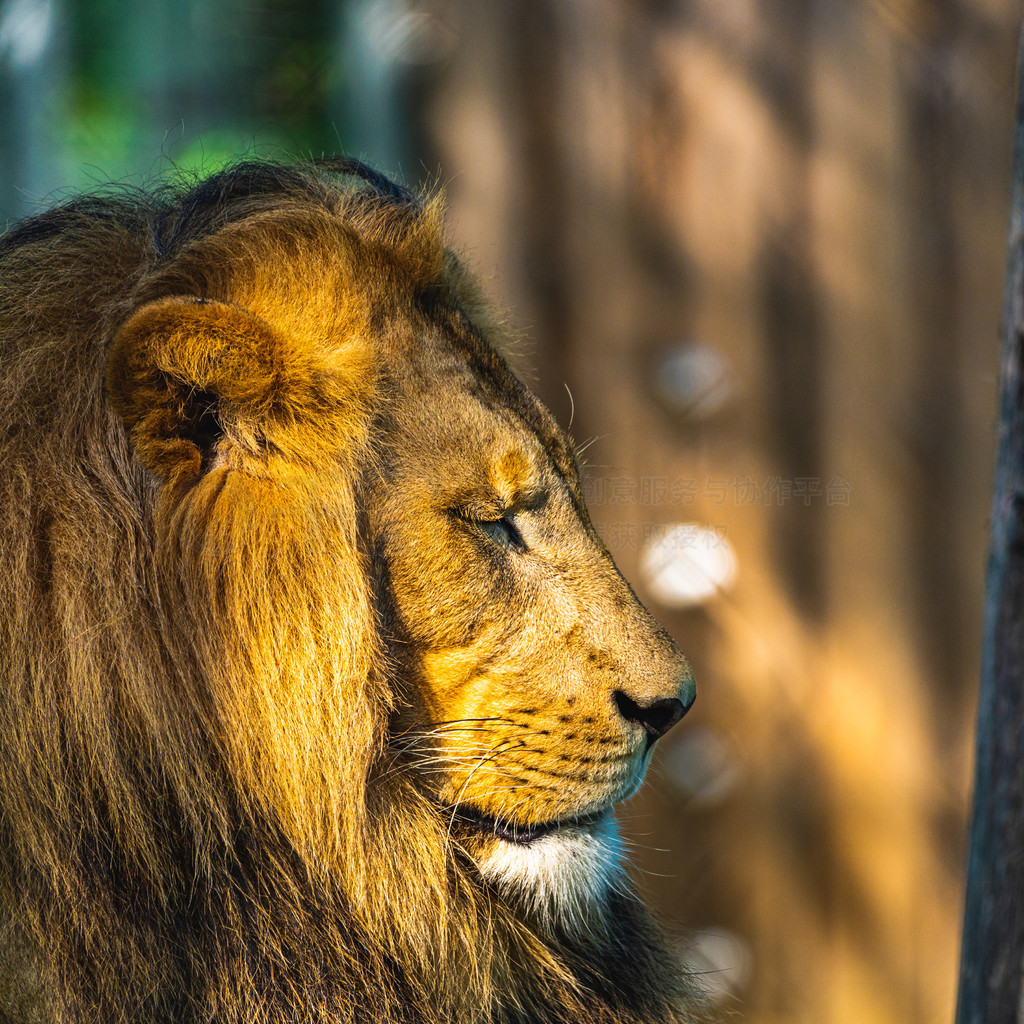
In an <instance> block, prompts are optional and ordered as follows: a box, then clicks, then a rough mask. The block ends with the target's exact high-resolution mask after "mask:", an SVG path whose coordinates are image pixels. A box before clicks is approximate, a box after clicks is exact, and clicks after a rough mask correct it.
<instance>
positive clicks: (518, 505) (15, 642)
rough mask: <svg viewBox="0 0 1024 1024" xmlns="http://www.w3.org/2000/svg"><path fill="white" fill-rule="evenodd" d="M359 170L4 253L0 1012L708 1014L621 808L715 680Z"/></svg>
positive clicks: (43, 238) (220, 182)
mask: <svg viewBox="0 0 1024 1024" xmlns="http://www.w3.org/2000/svg"><path fill="white" fill-rule="evenodd" d="M335 170H338V171H346V172H349V173H347V174H346V175H342V174H339V173H331V172H330V171H329V170H321V169H315V168H300V169H296V168H282V167H275V166H269V165H242V166H239V167H236V168H233V169H231V170H229V171H226V172H224V173H222V174H220V175H217V176H215V177H214V178H212V179H208V180H207V181H206V182H203V183H199V184H197V185H194V186H192V187H185V186H182V187H180V188H168V189H165V190H164V191H161V192H158V193H156V194H153V195H148V196H133V195H123V194H121V195H110V196H106V197H99V198H92V199H86V200H80V201H78V202H76V203H73V204H71V205H69V206H66V207H64V208H61V209H58V210H55V211H51V212H50V213H48V214H44V215H42V216H41V217H39V218H36V219H35V220H33V221H29V222H27V223H26V224H24V225H22V226H21V227H19V228H18V229H16V230H15V231H13V232H12V233H10V234H9V235H7V236H6V237H4V238H3V239H2V240H0V346H2V348H0V424H2V426H0V430H2V436H3V442H2V465H0V550H2V567H0V642H2V653H0V658H2V662H0V664H2V686H3V693H2V698H0V843H2V857H3V863H4V871H3V872H2V874H0V944H2V960H0V963H2V969H0V1021H3V1022H5V1024H27V1022H40V1024H127V1022H129V1021H130V1022H132V1024H171V1022H173V1024H200V1022H216V1024H286V1022H287V1024H299V1022H302V1024H307V1022H308V1024H313V1022H323V1024H328V1022H330V1024H340V1022H346V1021H353V1022H354V1021H367V1022H369V1021H373V1022H376V1024H440V1022H458V1024H484V1022H493V1024H499V1022H509V1024H511V1022H524V1024H525V1022H537V1024H540V1022H546V1024H548V1022H565V1024H570V1022H605V1024H613V1022H634V1024H639V1022H648V1024H651V1022H653V1024H658V1022H679V1021H684V1020H689V1019H690V1017H689V1015H688V1014H689V1011H688V1010H686V1008H685V1007H687V1006H688V1005H690V997H689V996H688V994H687V993H688V991H689V986H688V983H687V980H686V978H685V976H684V974H683V972H682V970H681V968H680V966H679V964H678V963H677V960H676V957H675V955H674V954H673V953H672V952H670V951H669V950H668V949H667V947H665V946H663V945H662V943H661V940H659V938H658V935H657V932H656V929H655V927H654V925H653V924H652V922H651V921H650V920H649V918H648V916H647V914H646V912H645V911H644V909H643V908H642V906H641V905H640V904H639V903H637V902H636V900H635V899H634V898H633V897H631V896H628V895H626V894H625V889H624V884H623V882H622V878H621V874H620V869H619V867H618V843H617V839H616V838H615V831H614V828H615V826H614V821H613V820H612V819H611V817H610V814H609V813H605V814H604V816H603V817H599V818H598V817H596V815H598V814H599V812H602V811H606V809H607V808H608V807H609V806H610V805H611V804H612V803H614V802H616V801H617V800H620V799H622V798H624V797H625V796H626V795H628V794H629V793H631V792H632V791H633V790H634V789H635V787H636V785H637V784H638V783H639V780H640V777H641V776H642V773H643V770H644V768H645V767H646V761H647V758H648V749H647V746H646V744H645V740H644V737H643V735H642V731H641V730H640V729H639V728H638V727H637V726H636V725H634V724H632V723H630V722H628V721H625V720H624V719H623V718H622V716H621V715H619V714H618V713H617V712H616V710H615V705H614V702H613V700H612V697H611V694H612V693H613V691H614V690H615V689H629V690H630V692H631V693H635V694H636V695H637V697H636V699H638V700H640V699H643V700H653V699H656V698H657V697H658V696H659V695H662V694H671V695H674V694H677V693H678V694H679V695H680V696H681V697H685V698H686V699H687V700H688V699H690V697H691V696H692V680H691V679H690V676H689V670H688V668H687V667H686V664H685V661H684V660H683V659H682V658H681V656H680V655H679V653H678V651H676V650H675V648H674V646H673V645H672V643H671V641H670V640H669V639H668V638H667V636H666V635H665V634H664V633H663V632H662V631H661V630H660V629H659V628H658V627H657V626H656V624H654V623H653V621H652V620H650V617H649V616H647V613H646V612H645V611H644V610H643V609H642V608H641V607H640V606H639V604H638V603H637V602H636V599H635V598H634V597H633V595H632V593H631V592H630V591H629V588H628V587H627V586H626V584H625V583H624V582H623V581H622V580H621V577H619V576H618V574H617V572H616V571H615V569H614V566H612V564H611V561H610V559H609V558H608V556H607V553H606V552H605V551H604V549H603V547H602V546H601V545H600V542H599V541H598V540H597V538H596V535H595V534H594V532H593V529H592V527H591V526H590V524H589V521H588V520H587V518H586V513H585V510H584V509H583V505H582V499H581V497H580V494H579V479H578V473H577V470H576V465H575V459H574V457H573V454H572V449H571V446H570V445H569V444H568V442H567V441H566V439H565V438H564V435H563V434H562V433H561V432H560V431H559V430H558V428H557V427H556V426H555V424H554V422H553V421H552V420H551V418H550V416H549V415H548V414H547V412H546V411H545V410H544V409H543V408H542V407H541V406H540V405H539V403H537V402H536V400H535V399H534V398H533V397H532V396H531V395H529V393H528V392H527V391H526V390H525V389H524V388H523V387H522V385H520V384H519V382H518V381H516V380H515V378H514V377H513V376H512V375H511V373H509V371H508V369H507V367H506V366H505V364H504V363H503V362H502V361H501V359H500V357H499V356H497V355H496V354H495V352H494V349H493V347H492V344H491V341H490V340H489V339H493V338H494V337H495V328H494V327H492V326H491V325H490V321H489V318H488V316H487V315H486V312H485V310H484V309H483V307H482V305H481V303H480V302H479V300H478V298H477V296H476V292H475V290H474V288H473V285H472V282H471V281H470V280H469V279H468V277H467V276H466V274H465V273H464V271H463V270H462V268H461V266H460V265H459V263H458V261H457V260H456V259H455V258H454V257H453V256H452V254H451V253H450V252H449V251H448V250H447V249H446V248H445V246H444V244H443V242H442V239H441V236H440V223H441V211H440V207H439V204H438V203H437V202H436V201H435V202H428V203H425V204H421V203H420V202H418V201H417V200H415V199H414V198H413V197H411V196H409V195H407V194H406V193H404V192H403V191H402V190H400V189H397V188H395V187H394V186H391V185H390V183H388V182H386V180H384V179H380V178H379V177H378V176H376V175H373V174H372V173H371V172H368V171H367V170H366V169H365V168H360V167H359V166H357V165H355V164H352V163H348V164H341V165H339V166H338V167H336V168H335ZM352 172H354V174H355V177H356V178H362V179H364V180H363V181H362V182H359V181H356V180H353V174H352ZM506 512H508V514H509V515H512V514H513V513H514V514H515V516H516V521H517V522H518V523H519V524H520V527H521V529H522V531H523V537H524V538H525V539H526V540H528V542H529V547H528V549H527V550H525V551H524V550H521V549H520V547H519V545H518V541H517V539H516V537H515V535H513V534H511V533H509V532H508V530H507V529H506V528H504V527H501V526H500V517H501V516H502V515H504V514H505V513H506ZM496 520H497V521H499V525H497V526H496V525H494V523H495V521H496ZM470 811H472V813H474V814H477V815H483V816H485V820H501V821H506V822H510V823H512V824H514V825H515V826H517V827H522V828H528V827H530V826H531V825H535V824H537V823H544V822H552V821H556V820H557V821H562V822H566V823H567V824H566V826H565V827H564V828H563V829H560V830H558V831H553V832H550V834H544V835H541V836H539V837H538V838H536V839H535V840H534V842H532V843H526V844H517V843H510V842H507V841H505V840H504V839H502V838H500V837H498V836H496V835H495V834H493V832H489V831H488V827H475V826H474V825H473V823H472V820H471V819H470V818H467V817H466V815H467V814H468V813H469V812H470ZM586 815H594V817H592V818H584V816H586ZM581 818H583V819H584V823H583V824H581V825H578V826H576V825H573V824H571V823H572V822H573V821H575V820H576V819H581ZM588 822H589V823H588Z"/></svg>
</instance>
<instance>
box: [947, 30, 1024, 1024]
mask: <svg viewBox="0 0 1024 1024" xmlns="http://www.w3.org/2000/svg"><path fill="white" fill-rule="evenodd" d="M1018 74H1019V75H1021V80H1020V84H1019V86H1018V98H1017V115H1016V126H1015V132H1016V138H1015V152H1014V196H1013V207H1012V210H1011V214H1010V243H1009V258H1008V264H1007V277H1006V298H1005V307H1004V313H1003V316H1004V321H1003V351H1002V389H1001V395H1000V409H999V452H998V456H997V463H996V480H995V496H994V500H993V504H992V541H991V549H990V553H989V566H988V582H987V593H986V598H985V601H986V606H985V634H984V649H983V659H982V673H981V696H980V700H979V706H978V735H977V767H976V769H975V782H974V821H973V823H972V827H971V853H970V863H969V867H968V880H967V903H966V910H965V916H964V932H963V951H962V955H961V969H960V997H959V1005H958V1009H957V1024H1016V1022H1017V1021H1019V1020H1020V1019H1021V1017H1022V1005H1021V996H1022V977H1021V971H1022V967H1024V773H1022V770H1021V767H1022V765H1024V373H1022V371H1024V35H1022V37H1021V57H1020V58H1019V61H1018Z"/></svg>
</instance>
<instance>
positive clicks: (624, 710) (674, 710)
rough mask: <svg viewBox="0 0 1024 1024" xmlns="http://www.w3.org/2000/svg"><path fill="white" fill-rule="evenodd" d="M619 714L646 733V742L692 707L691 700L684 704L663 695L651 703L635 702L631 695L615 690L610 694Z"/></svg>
mask: <svg viewBox="0 0 1024 1024" xmlns="http://www.w3.org/2000/svg"><path fill="white" fill-rule="evenodd" d="M612 697H613V699H614V700H615V706H616V708H618V710H619V714H620V715H622V717H623V718H624V719H625V720H626V721H627V722H634V723H636V724H637V725H639V726H640V728H641V729H643V731H644V732H645V733H647V742H648V744H651V743H653V742H654V741H655V740H657V739H660V738H661V737H662V736H664V735H665V733H667V732H668V731H669V729H671V728H672V726H673V725H675V724H676V722H678V721H679V719H680V718H682V717H683V715H685V714H686V712H687V711H689V710H690V708H691V707H693V700H691V701H690V703H689V704H684V703H683V702H682V701H681V700H678V699H677V698H675V697H663V698H662V699H661V700H656V701H653V702H652V703H651V704H637V702H636V701H635V700H633V698H632V697H630V696H629V695H628V694H626V693H623V692H622V690H616V691H615V693H614V694H612Z"/></svg>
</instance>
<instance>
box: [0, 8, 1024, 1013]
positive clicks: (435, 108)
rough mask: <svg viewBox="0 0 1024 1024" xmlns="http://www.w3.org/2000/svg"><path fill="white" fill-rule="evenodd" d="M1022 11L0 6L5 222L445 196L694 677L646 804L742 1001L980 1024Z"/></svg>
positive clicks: (703, 935) (645, 812) (656, 835)
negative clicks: (980, 858) (975, 934)
mask: <svg viewBox="0 0 1024 1024" xmlns="http://www.w3.org/2000/svg"><path fill="white" fill-rule="evenodd" d="M1019 16H1020V10H1019V6H1018V3H1017V2H1016V0H486V2H480V0H424V2H416V0H351V2H341V0H335V2H328V0H147V2H146V3H144V4H142V3H140V4H133V5H126V4H124V3H123V2H122V0H0V128H2V134H0V138H2V140H3V141H2V143H0V221H13V220H17V219H20V218H21V217H23V216H26V215H28V214H31V213H33V212H35V211H38V210H40V209H42V208H43V207H45V206H46V205H48V204H51V203H53V202H54V201H57V200H59V199H61V198H62V197H64V196H66V195H67V194H68V193H69V191H74V190H79V189H82V188H93V187H98V186H102V185H105V184H106V183H108V182H110V181H126V182H130V183H132V184H134V185H144V184H145V183H146V182H149V181H152V180H153V179H154V178H155V177H158V176H159V175H161V174H163V173H166V172H168V171H169V170H173V169H175V168H177V169H184V170H186V171H191V170H198V171H212V170H215V169H216V168H217V167H219V166H221V165H222V164H223V163H224V162H226V161H228V160H231V159H234V158H237V157H239V156H265V157H269V158H273V159H279V160H289V159H293V158H299V157H303V156H308V155H311V154H312V155H319V154H321V153H324V152H326V153H336V152H348V153H351V154H353V155H357V156H362V157H364V158H366V159H367V160H369V161H371V162H373V163H375V164H377V165H379V166H381V167H382V168H384V169H386V170H388V171H390V172H392V173H393V174H395V175H397V176H399V177H401V178H403V179H404V180H406V181H407V182H409V183H411V184H419V185H427V186H435V185H438V184H439V185H441V186H443V187H444V189H445V190H446V192H447V195H448V208H449V220H450V228H451V233H452V237H453V238H454V239H455V242H456V245H457V247H458V248H460V249H461V250H462V251H464V252H465V253H466V255H467V257H468V260H469V262H470V263H471V265H473V266H474V267H475V268H476V269H477V271H478V272H479V273H480V274H481V275H482V277H483V279H484V283H485V287H486V289H487V291H488V292H489V293H490V294H491V295H492V296H493V298H494V300H495V301H496V302H497V303H499V304H500V305H501V306H502V307H504V308H506V309H507V310H509V313H508V319H509V323H510V324H511V326H512V328H513V330H514V331H515V333H516V334H517V335H518V336H519V338H520V341H519V343H518V355H517V357H516V359H517V364H518V366H519V368H520V370H521V372H522V373H523V375H524V376H525V377H526V378H527V379H528V380H529V381H530V382H531V383H532V384H533V385H534V387H535V388H536V389H537V390H538V391H539V392H540V393H541V395H542V396H543V397H544V398H545V400H546V401H547V402H548V403H549V405H550V406H551V407H552V408H553V410H554V411H555V412H556V414H557V415H558V417H559V419H560V420H561V422H562V423H563V425H569V423H570V421H571V432H572V434H573V436H574V438H575V439H576V441H577V443H578V445H579V446H580V447H581V448H584V449H585V455H584V457H585V459H586V461H587V464H588V469H587V480H586V486H587V489H588V496H589V499H590V505H591V509H592V514H593V516H594V519H595V522H596V523H597V525H598V527H599V529H600V531H601V532H602V534H603V536H604V537H605V539H606V541H607V543H608V545H609V547H610V548H611V550H612V552H613V554H614V555H615V557H616V559H617V561H618V563H619V565H620V566H621V568H622V569H623V571H624V573H625V574H626V576H627V577H628V578H629V579H630V580H631V581H633V583H634V585H635V587H636V589H637V591H638V592H639V594H640V596H641V598H642V599H644V600H645V601H646V602H647V603H648V604H649V605H650V607H651V608H652V609H653V610H654V611H655V612H656V614H657V615H658V616H659V617H660V618H661V619H662V621H663V622H665V623H666V625H667V626H668V627H669V628H670V629H671V630H672V631H673V633H674V634H675V635H676V637H677V639H678V640H679V641H680V644H681V645H682V647H683V648H684V650H686V651H687V652H688V653H689V654H690V656H691V660H692V661H693V663H694V665H695V667H696V671H697V675H698V682H699V689H700V699H699V701H698V704H697V707H696V708H695V710H694V711H693V713H692V714H691V715H690V716H689V717H688V718H687V720H686V722H685V723H684V724H683V725H682V726H681V727H679V728H678V729H677V730H674V731H673V733H671V734H670V735H669V736H668V737H667V738H666V740H665V741H664V742H663V744H662V745H661V749H660V751H659V754H658V757H657V758H656V764H655V769H654V771H653V773H652V778H651V783H650V784H649V785H648V786H647V787H645V789H644V790H643V791H642V793H641V795H639V796H638V797H636V798H635V799H634V800H633V801H632V802H631V803H630V804H629V805H628V806H627V808H626V809H625V811H624V814H623V819H624V825H625V830H626V833H627V835H628V837H629V841H630V844H631V846H632V848H633V856H634V860H635V862H636V864H637V866H638V872H637V885H638V886H639V887H640V888H641V889H643V890H644V891H645V892H646V894H647V895H648V897H649V898H650V899H651V900H652V902H653V903H654V904H655V905H656V906H657V907H658V908H659V910H660V912H661V914H662V916H663V917H664V918H665V919H666V921H667V922H668V923H669V925H670V927H671V928H672V931H673V933H674V934H675V935H676V936H678V941H679V949H680V956H681V957H684V958H686V959H688V960H689V961H690V962H691V963H693V964H694V965H696V968H697V969H698V970H700V971H701V972H702V973H703V974H704V978H705V981H706V983H707V985H708V987H709V989H710V991H711V992H712V994H713V997H714V999H715V1001H716V1002H717V1003H718V1005H719V1006H720V1007H721V1008H722V1009H723V1010H725V1011H726V1012H732V1011H735V1012H737V1013H738V1014H739V1016H740V1018H741V1019H742V1020H745V1021H749V1022H751V1024H797V1022H808V1024H826V1022H827V1024H924V1022H933V1021H934V1022H940V1021H942V1022H947V1021H951V1020H952V1015H953V1006H954V992H955V986H956V975H957V966H958V964H957V948H958V933H959V921H960V913H961V902H962V889H963V881H964V860H965V857H964V854H965V832H966V817H967V811H968V804H969V800H970V771H971V763H970V762H971V756H972V745H973V716H974V701H975V691H976V680H977V674H978V666H979V638H980V632H981V596H982V588H983V574H984V562H985V551H986V522H987V518H988V506H989V489H990V477H991V468H992V465H993V462H994V452H995V439H994V432H993V426H994V419H995V398H996V381H995V371H996V365H997V353H998V342H997V333H998V321H999V311H1000V306H1001V290H1002V275H1003V264H1004V252H1005V237H1006V231H1007V215H1008V208H1009V180H1010V147H1011V136H1012V105H1013V95H1014V88H1015V53H1016V36H1017V30H1018V27H1019V20H1018V19H1019Z"/></svg>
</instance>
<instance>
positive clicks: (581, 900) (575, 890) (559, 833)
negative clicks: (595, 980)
mask: <svg viewBox="0 0 1024 1024" xmlns="http://www.w3.org/2000/svg"><path fill="white" fill-rule="evenodd" d="M486 821H487V819H486V818H485V817H482V818H481V819H480V823H479V831H480V832H481V833H483V832H484V831H485V828H486V826H485V824H484V823H485V822H486ZM486 834H487V835H488V837H489V839H490V841H489V842H485V844H484V847H483V848H482V849H481V851H480V852H479V853H478V854H477V856H476V858H475V860H476V863H477V867H478V869H479V871H480V874H481V875H482V876H483V878H484V879H485V880H486V881H487V882H488V883H490V884H491V885H493V886H494V887H495V888H497V889H498V890H499V891H500V892H502V893H503V894H504V896H505V897H506V898H507V899H508V900H510V901H511V902H513V903H516V904H518V905H519V906H521V907H523V908H524V909H525V910H527V911H528V912H529V913H530V914H531V916H532V917H534V919H535V920H536V921H537V922H538V923H539V924H541V925H542V926H546V927H547V928H562V929H569V930H570V931H572V930H576V929H579V928H587V929H589V930H590V931H593V929H594V928H595V927H599V926H600V924H601V922H602V921H603V919H604V915H605V909H606V906H607V902H608V900H607V897H608V890H609V889H610V888H612V887H620V888H621V887H622V886H623V885H624V879H623V876H622V868H621V844H620V841H619V837H618V830H617V827H616V823H615V818H614V816H613V815H612V814H611V812H610V811H609V810H607V809H606V810H604V811H600V812H596V813H593V814H588V815H586V816H585V817H580V818H577V819H575V820H573V821H562V822H549V823H545V824H543V825H533V826H531V827H530V828H529V829H528V830H527V829H524V828H522V827H519V828H517V829H516V830H515V832H514V835H513V836H510V837H506V836H505V835H503V834H502V832H501V831H496V830H494V828H493V826H491V827H490V830H489V831H487V832H486ZM495 840H497V841H495Z"/></svg>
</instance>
